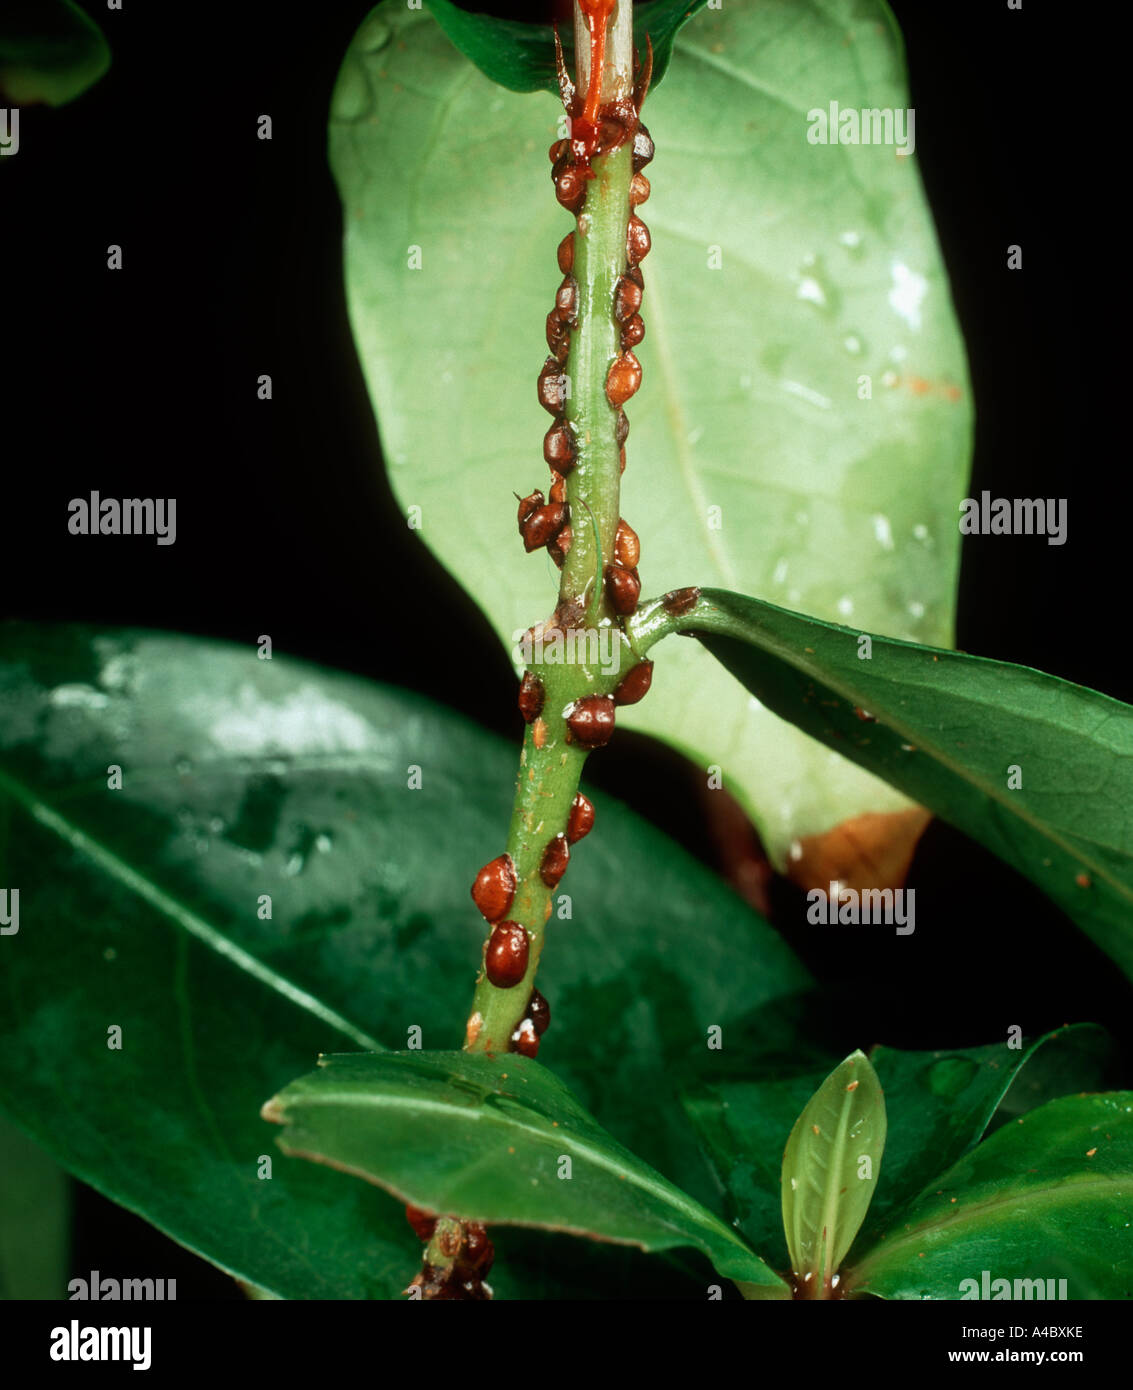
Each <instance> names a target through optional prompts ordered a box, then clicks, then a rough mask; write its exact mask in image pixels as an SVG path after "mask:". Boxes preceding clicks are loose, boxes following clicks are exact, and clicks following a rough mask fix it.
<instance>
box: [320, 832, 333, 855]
mask: <svg viewBox="0 0 1133 1390" xmlns="http://www.w3.org/2000/svg"><path fill="white" fill-rule="evenodd" d="M333 844H334V841H333V839H332V838H331V837H330V836H329V835H326V834H323V835H316V836H315V848H316V849H317V850H318V852H319V853H320V854H327V853H329V851H330V849H331V847H332V845H333Z"/></svg>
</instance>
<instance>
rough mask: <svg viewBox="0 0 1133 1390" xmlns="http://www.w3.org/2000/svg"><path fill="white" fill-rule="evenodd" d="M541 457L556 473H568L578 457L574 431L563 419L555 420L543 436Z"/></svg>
mask: <svg viewBox="0 0 1133 1390" xmlns="http://www.w3.org/2000/svg"><path fill="white" fill-rule="evenodd" d="M543 457H544V458H545V459H546V460H547V463H548V465H549V466H550V467H551V468H553V469H554V470H555V472H556V473H569V472H570V470H571V469H572V468H573V467H574V461H575V459H576V458H577V457H578V446H577V445H576V444H575V442H574V431H573V430H572V429H571V427H570V426H569V425H568V424H567V423H566V421H565V420H556V422H555V423H554V424H553V425H552V426H551V428H550V429H549V430H548V431H547V433H546V434H545V435H544V436H543Z"/></svg>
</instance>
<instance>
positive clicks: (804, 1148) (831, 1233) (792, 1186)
mask: <svg viewBox="0 0 1133 1390" xmlns="http://www.w3.org/2000/svg"><path fill="white" fill-rule="evenodd" d="M884 1152H885V1097H884V1096H883V1094H882V1091H881V1084H880V1082H879V1081H878V1079H877V1073H876V1072H875V1071H874V1069H873V1067H871V1066H870V1063H869V1059H868V1057H866V1055H865V1053H864V1052H853V1053H851V1054H850V1056H849V1057H847V1058H846V1060H845V1061H844V1062H841V1063H839V1065H838V1066H837V1067H835V1068H834V1070H833V1071H832V1072H831V1073H830V1075H829V1076H828V1077H826V1079H825V1080H824V1081H823V1082H822V1084H821V1085H820V1086H819V1088H818V1090H817V1091H815V1093H814V1095H813V1096H811V1098H810V1100H808V1101H807V1103H806V1105H805V1106H804V1107H803V1110H802V1113H801V1114H800V1115H799V1117H798V1119H797V1120H796V1121H795V1123H794V1125H793V1127H792V1129H791V1133H790V1135H789V1137H788V1139H787V1146H786V1148H785V1149H784V1150H783V1165H782V1204H783V1230H784V1231H785V1232H786V1236H787V1251H788V1254H789V1255H790V1260H791V1269H792V1270H793V1271H794V1273H795V1275H796V1277H797V1279H798V1281H799V1284H800V1286H801V1287H803V1288H804V1289H811V1290H815V1291H816V1292H815V1293H814V1295H813V1296H814V1297H819V1296H822V1297H828V1296H829V1292H830V1289H831V1288H832V1281H833V1279H834V1278H835V1276H836V1275H837V1273H838V1270H839V1269H840V1267H841V1264H842V1258H843V1256H844V1255H845V1254H846V1251H847V1250H849V1248H850V1246H851V1245H852V1244H853V1241H854V1237H855V1236H856V1235H857V1233H858V1230H859V1228H860V1227H861V1224H862V1222H863V1221H864V1220H865V1214H866V1212H867V1211H868V1210H869V1204H870V1201H871V1200H872V1198H873V1193H874V1190H875V1188H876V1187H877V1179H878V1175H879V1173H880V1170H881V1157H882V1154H883V1153H884ZM819 1290H824V1292H823V1293H821V1294H820V1293H819V1292H817V1291H819Z"/></svg>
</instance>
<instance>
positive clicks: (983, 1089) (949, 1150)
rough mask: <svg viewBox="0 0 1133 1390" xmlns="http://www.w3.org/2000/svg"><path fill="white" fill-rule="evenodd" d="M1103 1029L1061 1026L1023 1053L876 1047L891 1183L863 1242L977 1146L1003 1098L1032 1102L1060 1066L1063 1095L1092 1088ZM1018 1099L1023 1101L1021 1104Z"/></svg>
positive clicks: (881, 1193) (995, 1047) (997, 1048)
mask: <svg viewBox="0 0 1133 1390" xmlns="http://www.w3.org/2000/svg"><path fill="white" fill-rule="evenodd" d="M1108 1047H1109V1044H1108V1039H1107V1037H1106V1033H1105V1031H1104V1029H1101V1028H1098V1027H1096V1026H1095V1025H1094V1024H1089V1023H1085V1024H1078V1025H1076V1026H1074V1027H1068V1028H1058V1029H1055V1030H1054V1031H1053V1032H1050V1033H1045V1034H1044V1035H1043V1036H1042V1037H1039V1038H1035V1039H1033V1040H1024V1041H1022V1045H1021V1046H1020V1047H1018V1048H1011V1047H1008V1046H1007V1044H1006V1042H1004V1043H991V1044H988V1045H987V1046H986V1047H965V1048H956V1049H952V1050H944V1051H936V1052H903V1051H900V1050H898V1049H897V1048H894V1047H876V1048H874V1049H873V1051H872V1052H871V1053H870V1061H871V1062H872V1063H873V1065H874V1069H875V1070H876V1072H877V1075H878V1078H879V1080H880V1081H881V1085H882V1087H883V1088H884V1091H885V1105H886V1110H887V1112H888V1114H889V1135H888V1138H887V1139H886V1142H885V1179H884V1181H883V1182H882V1183H881V1185H880V1187H879V1188H878V1191H877V1195H876V1197H875V1198H874V1200H873V1205H872V1206H871V1207H870V1211H869V1218H868V1220H867V1222H866V1225H865V1227H864V1229H863V1231H862V1237H861V1238H862V1239H863V1240H864V1239H866V1238H868V1237H870V1236H871V1233H874V1232H877V1231H879V1230H881V1229H882V1228H883V1227H884V1225H885V1224H886V1222H887V1221H888V1219H889V1217H890V1214H891V1213H892V1212H893V1211H894V1210H895V1209H897V1208H899V1207H901V1206H903V1205H904V1204H905V1203H906V1202H908V1201H910V1200H911V1199H912V1198H913V1197H915V1196H916V1195H917V1194H918V1193H919V1192H920V1191H921V1190H922V1188H924V1187H926V1186H927V1185H928V1184H929V1183H930V1182H931V1180H932V1179H933V1178H934V1177H935V1176H936V1175H937V1174H938V1173H940V1172H942V1171H943V1170H944V1169H945V1168H947V1167H949V1166H950V1165H951V1164H952V1163H954V1162H955V1161H956V1160H957V1159H959V1158H960V1157H961V1156H962V1155H963V1154H965V1153H966V1152H968V1150H969V1149H971V1148H973V1147H974V1146H975V1145H976V1144H977V1143H978V1142H979V1140H980V1139H981V1138H982V1136H983V1135H984V1133H985V1132H986V1130H987V1128H988V1126H989V1125H990V1124H991V1122H992V1118H993V1116H994V1115H995V1114H996V1111H997V1109H998V1108H999V1107H1000V1106H1001V1105H1002V1104H1003V1103H1004V1101H1005V1099H1007V1098H1012V1105H1013V1106H1014V1105H1021V1106H1026V1105H1028V1100H1029V1102H1030V1105H1033V1104H1034V1100H1033V1097H1034V1095H1035V1092H1034V1090H1033V1088H1032V1085H1031V1076H1032V1073H1033V1074H1034V1076H1035V1077H1036V1080H1037V1079H1038V1078H1039V1077H1042V1076H1044V1075H1045V1074H1047V1073H1048V1063H1057V1064H1058V1065H1059V1066H1060V1067H1061V1074H1062V1077H1063V1089H1062V1090H1060V1091H1057V1092H1056V1093H1055V1094H1058V1095H1064V1094H1066V1093H1067V1092H1069V1091H1072V1090H1081V1089H1090V1088H1092V1087H1093V1086H1094V1085H1095V1084H1096V1082H1097V1080H1098V1079H1099V1075H1100V1068H1099V1066H1098V1059H1099V1057H1100V1056H1102V1055H1104V1054H1105V1052H1106V1050H1107V1049H1108ZM1016 1097H1018V1099H1015V1098H1016Z"/></svg>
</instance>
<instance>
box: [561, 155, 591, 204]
mask: <svg viewBox="0 0 1133 1390" xmlns="http://www.w3.org/2000/svg"><path fill="white" fill-rule="evenodd" d="M555 197H556V198H557V199H558V200H559V202H560V203H561V204H562V205H563V207H564V208H566V210H567V212H575V213H577V212H578V211H579V210H580V209H581V207H582V204H583V203H584V202H585V201H586V175H585V174H584V173H583V171H582V170H581V169H579V168H577V167H576V166H575V165H573V164H568V165H567V166H566V167H565V168H563V169H560V170H559V172H558V174H557V175H556V176H555Z"/></svg>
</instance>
